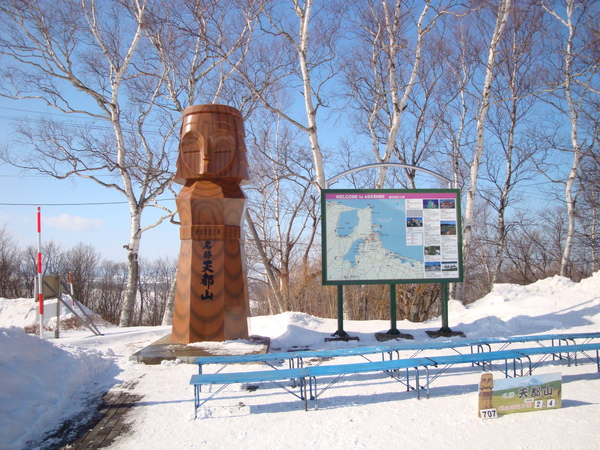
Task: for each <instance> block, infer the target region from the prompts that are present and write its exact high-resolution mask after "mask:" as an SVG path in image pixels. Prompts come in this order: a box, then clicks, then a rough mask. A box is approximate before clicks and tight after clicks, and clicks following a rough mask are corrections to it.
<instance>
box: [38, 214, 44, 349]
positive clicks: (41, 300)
mask: <svg viewBox="0 0 600 450" xmlns="http://www.w3.org/2000/svg"><path fill="white" fill-rule="evenodd" d="M37 250H38V252H37V275H38V276H37V284H38V302H39V304H40V306H39V308H40V339H44V289H43V287H42V211H41V208H40V207H39V206H38V208H37Z"/></svg>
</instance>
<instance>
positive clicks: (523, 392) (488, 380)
mask: <svg viewBox="0 0 600 450" xmlns="http://www.w3.org/2000/svg"><path fill="white" fill-rule="evenodd" d="M561 394H562V376H561V374H560V373H551V374H546V375H537V376H531V377H516V378H505V379H500V380H494V378H493V376H492V374H491V373H484V374H483V375H481V381H480V383H479V408H478V414H479V417H481V418H482V419H493V418H496V417H499V416H501V415H504V414H512V413H518V412H530V411H542V410H544V409H555V408H560V407H561Z"/></svg>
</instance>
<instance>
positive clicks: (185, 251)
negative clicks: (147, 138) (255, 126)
mask: <svg viewBox="0 0 600 450" xmlns="http://www.w3.org/2000/svg"><path fill="white" fill-rule="evenodd" d="M244 137H245V134H244V123H243V119H242V116H241V114H240V112H239V111H238V110H237V109H235V108H231V107H229V106H225V105H213V104H210V105H199V106H190V107H189V108H186V109H185V110H184V111H183V125H182V128H181V143H180V145H179V157H178V159H177V172H176V174H175V182H177V183H180V184H183V188H182V189H181V192H180V193H179V195H178V196H177V211H178V212H179V217H180V220H181V230H180V233H181V236H180V237H181V251H180V254H179V269H178V274H177V291H176V294H175V304H174V310H173V330H172V333H171V342H173V343H180V344H189V343H192V342H201V341H224V340H230V339H240V338H241V339H246V338H248V316H249V305H248V284H247V278H246V264H245V263H246V261H245V256H244V250H243V233H242V229H241V224H242V220H243V215H244V204H245V201H246V198H245V197H244V194H243V192H242V190H241V188H240V185H241V184H242V183H243V182H244V181H246V180H248V162H247V158H246V146H245V143H244Z"/></svg>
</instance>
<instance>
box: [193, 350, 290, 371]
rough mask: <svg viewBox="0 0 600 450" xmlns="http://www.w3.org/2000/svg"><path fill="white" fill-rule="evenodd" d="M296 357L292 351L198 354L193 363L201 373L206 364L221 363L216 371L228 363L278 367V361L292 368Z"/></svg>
mask: <svg viewBox="0 0 600 450" xmlns="http://www.w3.org/2000/svg"><path fill="white" fill-rule="evenodd" d="M296 359H297V357H296V354H295V353H294V352H279V353H257V354H252V355H223V356H199V357H197V358H196V359H195V360H194V364H197V365H198V373H199V374H202V367H203V366H205V365H207V364H221V365H222V367H221V368H219V369H218V370H217V373H219V372H220V371H221V370H223V368H224V367H225V366H227V365H229V364H246V363H265V364H266V365H268V366H270V367H271V368H273V369H278V368H277V367H275V363H277V362H279V361H288V364H289V368H290V369H293V368H294V367H295V363H294V361H295V360H296Z"/></svg>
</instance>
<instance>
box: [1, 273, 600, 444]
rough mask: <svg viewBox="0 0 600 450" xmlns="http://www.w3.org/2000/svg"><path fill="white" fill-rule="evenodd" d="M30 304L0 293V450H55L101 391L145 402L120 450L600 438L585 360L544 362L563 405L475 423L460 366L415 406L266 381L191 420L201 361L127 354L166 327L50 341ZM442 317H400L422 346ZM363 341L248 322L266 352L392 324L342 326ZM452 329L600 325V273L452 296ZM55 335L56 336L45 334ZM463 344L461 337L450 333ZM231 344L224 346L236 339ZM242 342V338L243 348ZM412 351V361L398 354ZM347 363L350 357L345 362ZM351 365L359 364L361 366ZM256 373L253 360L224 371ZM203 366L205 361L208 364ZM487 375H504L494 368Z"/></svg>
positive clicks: (485, 333)
mask: <svg viewBox="0 0 600 450" xmlns="http://www.w3.org/2000/svg"><path fill="white" fill-rule="evenodd" d="M32 307H33V302H32V300H30V299H19V300H9V299H0V449H24V448H51V447H52V444H53V441H52V439H51V438H50V439H49V438H48V436H50V435H52V433H53V432H54V431H55V430H56V429H58V428H60V426H61V424H62V423H63V422H64V421H65V420H66V419H68V418H70V417H73V416H76V415H79V416H81V415H82V414H83V415H84V416H85V415H86V414H87V415H89V414H91V413H92V411H93V410H94V405H93V402H94V401H96V400H97V399H98V397H99V396H100V395H101V393H102V392H105V391H106V390H108V389H109V388H111V387H114V386H118V385H127V386H132V387H133V392H134V393H135V394H138V395H141V396H142V397H143V398H142V400H141V401H140V402H139V403H138V404H136V405H135V406H134V407H133V408H132V409H131V411H130V412H129V413H128V418H129V420H130V422H131V428H130V430H129V431H128V432H127V433H126V434H125V435H123V436H121V437H120V438H119V439H118V440H117V441H116V442H115V443H114V444H113V446H112V448H116V449H132V448H144V449H164V448H174V449H183V448H203V449H204V448H206V449H222V448H232V449H235V448H244V449H269V450H271V449H284V448H316V449H342V448H344V449H355V448H383V447H389V446H394V447H397V448H402V449H417V448H418V449H423V448H426V449H427V448H452V449H471V448H488V449H505V448H509V447H512V448H527V449H537V448H540V449H542V448H543V449H570V448H573V449H595V448H598V446H599V445H600V444H599V439H600V427H599V426H598V420H599V418H600V375H599V374H598V372H597V371H596V367H595V365H594V364H592V363H591V361H589V360H586V361H585V363H584V364H581V365H579V366H577V367H567V366H566V364H565V363H563V362H556V363H547V364H545V365H544V366H542V367H541V368H539V369H537V370H536V373H539V374H542V373H555V372H561V373H562V379H563V394H562V400H563V404H562V408H560V409H555V410H547V411H537V412H530V413H524V414H512V415H508V416H502V417H500V418H498V419H494V420H482V419H479V418H478V417H477V408H476V406H477V394H478V392H477V389H478V383H479V378H480V375H481V372H480V371H479V370H478V369H475V368H474V369H470V368H469V369H466V368H465V367H460V368H458V367H457V368H455V369H452V370H450V371H449V372H447V373H445V374H444V375H443V376H441V377H440V378H438V379H437V380H435V382H434V383H433V384H432V389H431V398H430V399H421V400H417V398H416V395H415V393H414V391H413V392H408V393H407V392H405V390H404V388H403V386H402V385H401V384H400V383H397V382H395V381H393V380H392V379H391V378H389V377H386V376H384V375H376V374H375V375H374V374H370V375H357V376H354V377H350V378H346V379H345V381H343V382H341V383H339V384H337V385H335V386H334V387H333V388H332V389H330V390H329V391H328V392H327V393H325V394H324V395H323V397H321V398H320V399H319V410H311V409H310V403H309V411H307V412H306V411H304V409H303V404H302V402H300V401H299V400H297V399H296V398H295V397H293V396H291V395H290V394H288V393H286V392H284V391H283V390H281V389H276V388H272V387H270V386H269V385H265V386H261V387H260V388H259V389H257V390H256V391H254V392H249V391H247V390H243V389H242V387H241V386H239V385H232V386H229V387H228V388H227V389H226V390H225V391H224V392H222V393H220V394H219V396H218V397H217V398H215V399H214V400H212V401H209V402H208V403H207V404H206V405H205V406H204V407H202V408H201V410H200V418H199V419H198V420H194V419H193V389H192V387H191V386H189V384H188V383H189V379H190V376H191V375H192V374H194V373H197V367H196V366H193V365H188V364H178V363H176V362H169V363H164V364H162V365H156V366H147V365H144V364H138V363H133V362H130V361H129V360H128V358H129V356H130V355H131V354H132V353H134V352H135V351H137V350H139V349H141V348H143V347H145V346H146V345H148V344H150V343H152V342H154V341H156V340H157V339H158V338H160V337H162V336H164V335H166V334H168V333H169V332H170V329H169V327H151V328H150V327H138V328H126V329H123V328H117V327H102V328H101V329H102V331H103V333H104V336H100V337H97V336H94V335H93V334H91V333H90V332H88V331H86V330H72V331H66V332H62V334H61V338H60V339H58V340H55V339H53V338H50V336H46V337H45V339H44V340H41V339H39V337H37V336H34V335H27V334H26V333H24V332H23V330H22V328H23V327H24V326H26V325H31V321H32V317H33V316H34V315H32V314H31V312H30V310H31V308H32ZM440 326H441V321H440V319H437V320H432V321H429V322H426V323H411V322H408V321H403V322H399V323H398V329H399V330H400V331H402V332H406V333H411V334H413V335H414V337H415V341H417V342H418V341H429V340H430V339H429V338H428V337H427V335H426V334H425V331H426V330H437V329H439V327H440ZM344 327H345V330H346V331H348V332H349V333H350V334H351V335H355V336H358V337H359V338H360V342H358V343H357V342H350V343H341V342H334V343H325V342H324V338H325V337H327V336H328V335H329V334H331V333H332V332H334V331H335V330H336V329H337V322H336V320H334V319H321V318H316V317H312V316H308V315H306V314H303V313H285V314H280V315H277V316H270V317H254V318H252V319H251V332H252V334H256V335H262V336H269V337H270V338H271V347H272V348H280V349H284V350H285V349H288V348H291V347H293V346H299V347H309V348H311V349H322V348H333V347H336V346H355V345H373V344H375V343H376V340H375V337H374V333H376V332H382V331H386V330H387V329H389V322H387V321H364V322H358V321H346V322H345V325H344ZM450 327H451V328H452V329H453V330H460V331H463V332H464V333H466V335H467V337H468V338H485V337H502V336H512V335H526V334H540V333H562V332H585V331H600V273H597V274H595V275H594V276H592V277H590V278H588V279H586V280H583V281H582V282H581V283H573V282H571V281H569V280H567V279H564V278H560V277H553V278H549V279H546V280H542V281H539V282H537V283H535V284H532V285H529V286H525V287H524V286H516V285H497V286H496V287H495V289H494V291H493V292H492V293H490V294H489V295H487V296H486V297H484V298H482V299H480V300H479V301H477V302H475V303H474V304H472V305H469V306H468V307H463V306H462V305H461V304H460V303H459V302H454V301H452V302H451V304H450ZM46 334H47V335H51V333H48V332H47V333H46ZM454 339H460V338H454ZM237 345H238V344H237V343H229V344H228V346H230V347H236V346H237ZM246 345H247V344H246ZM407 356H408V355H407ZM344 361H348V360H344ZM356 361H358V359H357V360H356ZM253 368H254V369H257V370H258V369H259V367H254V366H243V367H238V366H234V367H230V368H229V369H228V370H252V369H253ZM211 370H212V369H211ZM494 376H495V377H502V375H501V374H500V372H495V373H494Z"/></svg>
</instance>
